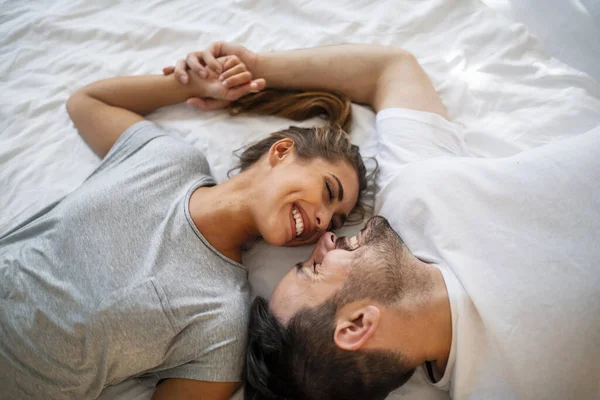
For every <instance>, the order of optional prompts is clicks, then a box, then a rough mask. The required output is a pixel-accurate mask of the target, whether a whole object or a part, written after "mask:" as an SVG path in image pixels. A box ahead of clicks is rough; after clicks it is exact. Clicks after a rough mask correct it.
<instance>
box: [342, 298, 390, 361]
mask: <svg viewBox="0 0 600 400" xmlns="http://www.w3.org/2000/svg"><path fill="white" fill-rule="evenodd" d="M380 316H381V311H380V310H379V308H378V307H376V306H373V305H369V306H364V307H361V308H360V309H357V310H354V311H353V312H352V313H351V314H350V315H347V316H341V317H340V318H339V319H338V321H337V325H336V327H335V332H334V337H333V340H334V342H335V344H336V345H337V346H338V347H339V348H340V349H344V350H358V349H360V348H361V347H363V346H364V345H365V344H366V343H367V342H368V341H369V339H370V338H371V337H372V336H373V334H374V333H375V330H376V329H377V326H378V325H379V318H380Z"/></svg>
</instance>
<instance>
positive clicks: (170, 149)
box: [88, 120, 210, 179]
mask: <svg viewBox="0 0 600 400" xmlns="http://www.w3.org/2000/svg"><path fill="white" fill-rule="evenodd" d="M134 158H135V161H134V162H135V163H136V168H137V169H138V170H139V169H140V168H152V166H154V167H157V168H174V166H175V165H177V166H178V168H179V170H184V169H185V166H186V165H187V166H188V167H193V168H192V169H193V170H194V171H196V172H199V173H201V174H204V175H210V167H209V165H208V162H207V160H206V158H205V157H204V155H203V154H202V152H201V151H200V150H199V149H197V148H195V147H194V146H192V145H191V144H189V143H186V142H185V141H184V140H182V139H181V138H179V137H177V136H176V135H173V134H172V133H170V132H168V131H167V130H165V129H163V128H161V127H160V126H159V125H157V124H155V123H154V122H152V121H147V120H146V121H140V122H138V123H135V124H133V125H132V126H130V127H129V128H128V129H127V130H126V131H125V132H123V133H122V134H121V136H120V137H119V138H118V139H117V141H116V142H115V144H114V145H113V146H112V147H111V149H110V151H109V152H108V154H107V155H106V157H104V159H103V160H102V162H101V163H100V165H99V166H98V168H97V169H96V170H95V171H94V172H93V173H92V174H91V175H90V177H88V179H89V178H91V177H93V176H96V175H98V174H101V173H103V171H107V170H110V169H114V168H119V166H120V165H122V164H124V163H126V162H127V161H128V160H130V159H134Z"/></svg>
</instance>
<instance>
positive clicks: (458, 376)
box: [375, 109, 600, 400]
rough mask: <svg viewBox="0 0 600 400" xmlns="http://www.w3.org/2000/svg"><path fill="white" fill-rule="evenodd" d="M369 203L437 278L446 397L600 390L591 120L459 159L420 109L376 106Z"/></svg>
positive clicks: (446, 127) (453, 133)
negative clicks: (375, 179) (375, 166)
mask: <svg viewBox="0 0 600 400" xmlns="http://www.w3.org/2000/svg"><path fill="white" fill-rule="evenodd" d="M377 135H378V144H379V156H378V161H379V165H380V168H381V173H380V179H379V190H378V194H377V202H376V206H375V212H376V213H378V214H381V215H383V216H385V217H386V218H388V220H389V221H390V223H391V225H392V227H393V228H394V229H395V230H396V231H397V232H398V233H399V234H400V236H401V237H402V238H403V240H404V241H405V242H406V244H407V246H408V247H409V248H410V249H411V251H412V252H413V253H414V254H415V255H416V256H417V257H419V258H420V259H422V260H424V261H427V262H431V263H434V264H435V265H437V266H438V267H439V268H440V270H441V271H442V273H443V276H444V279H445V281H446V286H447V288H448V292H449V297H450V303H451V310H452V323H453V339H452V348H451V352H450V360H449V363H448V366H447V369H446V371H445V374H444V375H443V376H442V377H441V379H440V380H439V381H438V382H437V383H434V384H433V385H434V386H436V387H438V388H440V389H443V390H448V391H449V393H450V395H451V397H452V398H454V399H481V398H485V399H501V400H506V399H536V400H537V399H561V400H562V399H567V398H569V399H598V398H600V127H598V128H596V129H594V130H592V131H590V132H588V133H586V134H582V135H578V136H576V137H573V138H570V139H566V140H562V141H558V142H553V143H550V144H547V145H544V146H541V147H539V148H537V149H533V150H528V151H525V152H522V153H520V154H518V155H516V156H512V157H506V158H496V159H480V158H474V157H469V154H468V151H467V149H466V146H465V143H464V140H463V138H462V135H461V130H460V128H459V127H458V126H457V125H455V124H452V123H450V122H448V121H446V120H444V119H443V118H441V117H439V116H437V115H434V114H429V113H424V112H418V111H412V110H404V109H386V110H383V111H381V112H380V113H379V114H378V115H377Z"/></svg>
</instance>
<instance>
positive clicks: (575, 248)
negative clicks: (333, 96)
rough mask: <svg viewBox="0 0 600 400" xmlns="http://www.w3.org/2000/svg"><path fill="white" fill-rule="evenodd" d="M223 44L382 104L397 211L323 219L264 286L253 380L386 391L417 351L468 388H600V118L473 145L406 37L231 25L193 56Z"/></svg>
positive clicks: (428, 365)
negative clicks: (534, 143)
mask: <svg viewBox="0 0 600 400" xmlns="http://www.w3.org/2000/svg"><path fill="white" fill-rule="evenodd" d="M226 55H236V56H238V57H240V58H241V60H242V61H243V62H244V63H245V64H246V65H247V66H249V69H250V71H251V72H252V75H253V77H255V78H265V79H266V81H267V86H268V87H276V88H277V87H284V88H292V89H299V90H307V89H321V90H330V91H335V92H339V93H343V94H345V95H347V96H349V97H351V98H352V99H353V100H354V101H356V102H360V103H365V104H369V105H370V106H372V107H373V109H374V110H375V111H376V112H377V135H378V140H379V156H378V160H379V164H380V168H381V174H380V177H379V182H378V183H379V191H378V194H377V204H376V207H375V211H376V212H377V213H380V214H382V215H383V216H385V217H387V219H388V220H389V223H388V222H387V221H386V220H385V219H384V218H382V217H375V218H373V219H371V220H370V221H369V222H368V223H367V225H366V228H365V229H364V230H363V231H361V233H360V234H358V235H357V236H355V237H353V238H336V237H335V236H334V235H333V234H327V235H325V236H323V237H322V238H321V240H320V241H319V243H318V244H317V246H316V247H315V250H314V252H313V254H312V256H311V257H310V258H309V259H308V260H307V261H305V262H303V263H299V264H298V265H297V266H296V267H294V268H292V270H291V271H290V272H289V273H288V274H287V275H286V276H285V277H284V278H283V280H282V281H281V282H280V284H279V285H278V287H277V288H276V289H275V291H274V293H273V295H272V297H271V299H270V301H269V302H268V303H267V302H266V300H264V299H260V298H259V299H257V300H256V301H255V302H254V304H253V309H252V316H251V321H250V337H249V343H248V353H247V357H246V378H247V382H248V385H247V389H248V390H247V395H248V396H247V397H252V398H261V397H263V398H289V399H309V400H310V399H381V398H384V397H385V396H386V395H387V394H388V393H389V392H390V391H391V390H392V389H394V388H395V387H397V386H400V385H402V384H403V383H404V382H405V381H406V380H407V379H408V378H409V377H410V376H411V374H412V373H413V371H415V369H417V368H419V369H423V370H425V372H426V374H427V376H428V380H429V383H430V384H431V385H433V386H435V387H437V388H439V389H441V390H445V391H448V392H449V393H450V395H451V396H452V397H453V398H455V399H476V398H485V399H503V400H504V399H513V398H515V399H516V398H519V399H542V398H543V399H565V398H577V399H589V398H597V397H598V396H599V395H600V357H599V356H598V354H599V352H600V272H599V271H598V268H597V267H596V265H595V264H596V260H598V259H600V249H599V248H598V246H597V237H598V234H597V231H598V228H599V227H600V196H599V194H598V190H597V188H596V186H595V185H594V184H593V183H592V182H596V181H597V180H598V179H600V161H599V159H598V157H597V154H596V153H597V149H598V148H600V128H597V129H595V130H593V131H590V132H588V133H586V134H583V135H580V136H578V137H574V138H571V139H568V140H563V141H560V142H555V143H552V144H549V145H546V146H543V147H540V148H537V149H534V150H529V151H526V152H523V153H521V154H518V155H516V156H513V157H507V158H502V159H475V158H470V157H468V152H467V150H466V146H465V143H464V140H463V137H462V133H461V129H460V127H458V126H457V125H455V124H452V123H451V122H449V118H448V115H447V113H446V111H445V108H444V106H443V104H442V102H441V100H440V98H439V96H438V95H437V93H436V91H435V89H434V88H433V86H432V84H431V82H430V81H429V79H428V77H427V75H426V74H425V72H424V71H423V69H422V68H421V66H420V65H419V63H418V62H417V61H416V59H415V58H414V57H412V56H411V55H410V54H408V53H406V52H404V51H402V50H397V49H391V48H385V47H379V46H338V47H326V48H320V49H311V50H299V51H291V52H281V53H269V54H259V55H256V54H253V53H251V52H249V51H248V50H246V49H244V48H241V47H240V46H232V45H229V44H222V43H219V44H216V45H214V46H212V47H211V48H210V49H209V50H207V51H206V52H201V53H192V54H191V55H188V59H187V65H189V66H190V67H191V68H192V69H194V70H196V72H201V70H202V68H204V66H202V65H201V64H200V63H198V62H197V61H198V57H201V58H202V61H204V63H206V65H208V66H209V67H210V66H211V63H212V62H213V61H214V57H218V56H226ZM181 64H182V63H180V66H179V68H178V69H176V70H175V73H176V74H180V75H181V76H184V74H185V72H184V71H183V68H181ZM183 64H185V63H183ZM349 66H350V67H349ZM198 104H199V106H200V107H201V108H202V107H206V108H208V107H210V106H211V105H210V103H208V102H207V103H203V102H202V101H200V102H198ZM400 237H402V239H401V238H400Z"/></svg>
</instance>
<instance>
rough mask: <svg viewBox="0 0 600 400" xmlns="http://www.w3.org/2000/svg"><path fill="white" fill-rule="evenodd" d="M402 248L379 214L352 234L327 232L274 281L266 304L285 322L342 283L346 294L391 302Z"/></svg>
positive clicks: (398, 283) (396, 293)
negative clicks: (296, 262) (351, 235)
mask: <svg viewBox="0 0 600 400" xmlns="http://www.w3.org/2000/svg"><path fill="white" fill-rule="evenodd" d="M402 248H403V243H402V240H401V239H400V237H399V236H398V235H397V234H396V232H394V230H393V229H392V228H391V227H390V225H389V223H388V222H387V220H386V219H385V218H383V217H380V216H375V217H373V218H371V219H369V221H368V222H367V224H366V226H365V228H364V229H362V230H361V231H360V232H359V233H358V234H357V235H356V236H353V237H351V238H348V237H340V238H337V237H336V236H335V234H333V233H332V232H328V233H327V234H325V235H323V236H322V237H321V239H320V240H319V241H318V242H317V245H316V246H315V248H314V250H313V252H312V255H311V256H310V258H309V259H308V260H306V261H304V262H300V263H298V264H296V266H295V267H294V268H292V269H291V270H290V271H289V272H288V273H287V274H286V275H285V276H284V277H283V279H282V280H281V281H280V282H279V284H278V285H277V287H276V288H275V291H274V292H273V295H272V296H271V300H270V302H269V304H270V308H271V310H272V312H273V313H274V314H275V315H276V316H277V317H278V318H279V319H280V320H281V321H282V322H283V323H284V324H285V323H287V321H289V320H290V318H291V317H292V316H294V315H295V314H296V313H297V312H298V311H299V310H300V309H302V308H305V307H315V306H317V305H319V304H322V303H323V302H325V301H326V300H327V299H329V298H330V297H331V296H333V295H334V294H335V293H337V292H339V291H340V289H342V288H344V291H343V292H348V293H346V295H345V297H349V296H351V297H353V298H360V296H363V297H369V298H372V299H375V300H379V301H383V302H391V301H393V298H395V297H396V296H399V295H400V288H401V274H400V270H401V263H402V257H401V256H402ZM346 300H350V299H349V298H348V299H346Z"/></svg>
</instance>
